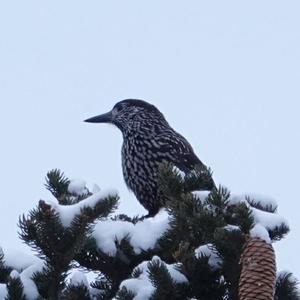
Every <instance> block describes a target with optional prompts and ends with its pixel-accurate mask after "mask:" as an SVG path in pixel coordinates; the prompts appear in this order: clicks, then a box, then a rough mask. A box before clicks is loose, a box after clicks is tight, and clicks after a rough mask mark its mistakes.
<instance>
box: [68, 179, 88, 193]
mask: <svg viewBox="0 0 300 300" xmlns="http://www.w3.org/2000/svg"><path fill="white" fill-rule="evenodd" d="M68 192H69V193H71V194H73V195H75V196H83V195H87V194H88V192H89V190H88V189H87V187H86V182H85V181H84V180H82V179H72V180H71V181H70V184H69V186H68Z"/></svg>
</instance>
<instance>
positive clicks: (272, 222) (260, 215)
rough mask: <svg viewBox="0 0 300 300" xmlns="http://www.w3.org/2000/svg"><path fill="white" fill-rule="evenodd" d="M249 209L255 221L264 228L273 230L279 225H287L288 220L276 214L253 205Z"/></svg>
mask: <svg viewBox="0 0 300 300" xmlns="http://www.w3.org/2000/svg"><path fill="white" fill-rule="evenodd" d="M251 209H252V215H253V218H254V221H255V223H256V224H261V225H262V226H264V227H265V228H266V229H269V230H273V229H275V228H276V227H279V226H281V225H286V226H288V221H287V220H286V219H285V218H284V217H282V216H280V215H278V214H275V213H269V212H266V211H262V210H259V209H256V208H254V207H252V208H251Z"/></svg>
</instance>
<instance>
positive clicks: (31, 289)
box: [20, 261, 44, 300]
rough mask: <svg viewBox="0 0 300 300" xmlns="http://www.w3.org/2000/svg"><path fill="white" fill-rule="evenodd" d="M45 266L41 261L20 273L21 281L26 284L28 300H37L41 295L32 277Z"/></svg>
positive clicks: (25, 291)
mask: <svg viewBox="0 0 300 300" xmlns="http://www.w3.org/2000/svg"><path fill="white" fill-rule="evenodd" d="M43 268H44V263H43V262H42V261H40V262H38V263H36V264H34V265H32V266H30V267H28V268H27V269H25V270H24V271H23V272H22V273H21V274H20V278H21V281H22V283H23V285H24V294H25V296H26V297H27V299H28V300H35V299H36V298H37V297H38V296H39V293H38V290H37V287H36V285H35V283H34V281H33V280H32V279H31V278H32V276H33V274H34V273H37V272H41V271H42V270H43Z"/></svg>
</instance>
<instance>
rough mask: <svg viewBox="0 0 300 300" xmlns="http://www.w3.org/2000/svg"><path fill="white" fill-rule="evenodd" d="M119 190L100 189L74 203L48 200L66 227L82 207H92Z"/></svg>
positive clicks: (115, 194)
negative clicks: (62, 203)
mask: <svg viewBox="0 0 300 300" xmlns="http://www.w3.org/2000/svg"><path fill="white" fill-rule="evenodd" d="M117 194H118V193H117V191H116V190H113V189H110V190H106V191H99V192H98V193H95V194H93V195H91V196H89V197H88V198H86V199H84V200H82V201H80V202H78V203H75V204H72V205H60V204H58V202H53V201H47V204H49V205H50V206H51V207H52V208H53V209H54V210H55V211H56V212H58V214H59V216H60V219H61V222H62V224H63V226H64V227H69V226H70V225H71V223H72V221H73V219H74V218H75V216H76V215H79V214H80V211H81V209H83V208H84V207H91V208H93V207H94V206H95V205H96V204H97V203H99V202H100V201H103V200H105V199H106V198H107V197H109V196H117Z"/></svg>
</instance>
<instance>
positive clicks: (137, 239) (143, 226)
mask: <svg viewBox="0 0 300 300" xmlns="http://www.w3.org/2000/svg"><path fill="white" fill-rule="evenodd" d="M168 229H169V215H168V213H167V211H166V210H164V209H162V210H160V211H159V213H158V214H157V215H155V216H154V217H152V218H147V219H144V220H143V221H140V222H138V223H136V224H132V223H131V222H126V221H112V220H107V221H100V222H98V223H97V224H96V226H95V228H94V231H93V233H92V235H93V237H94V238H95V239H96V241H97V245H98V247H99V249H101V250H102V251H103V252H105V253H106V254H108V255H110V256H115V255H116V252H117V248H116V245H115V240H118V241H121V240H122V239H123V238H125V237H128V238H129V242H130V244H131V245H132V247H133V249H134V251H135V253H136V254H139V253H141V251H142V250H149V249H153V248H154V247H155V244H156V242H157V240H158V239H159V238H160V237H161V236H162V234H163V233H164V232H165V231H166V230H168Z"/></svg>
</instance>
